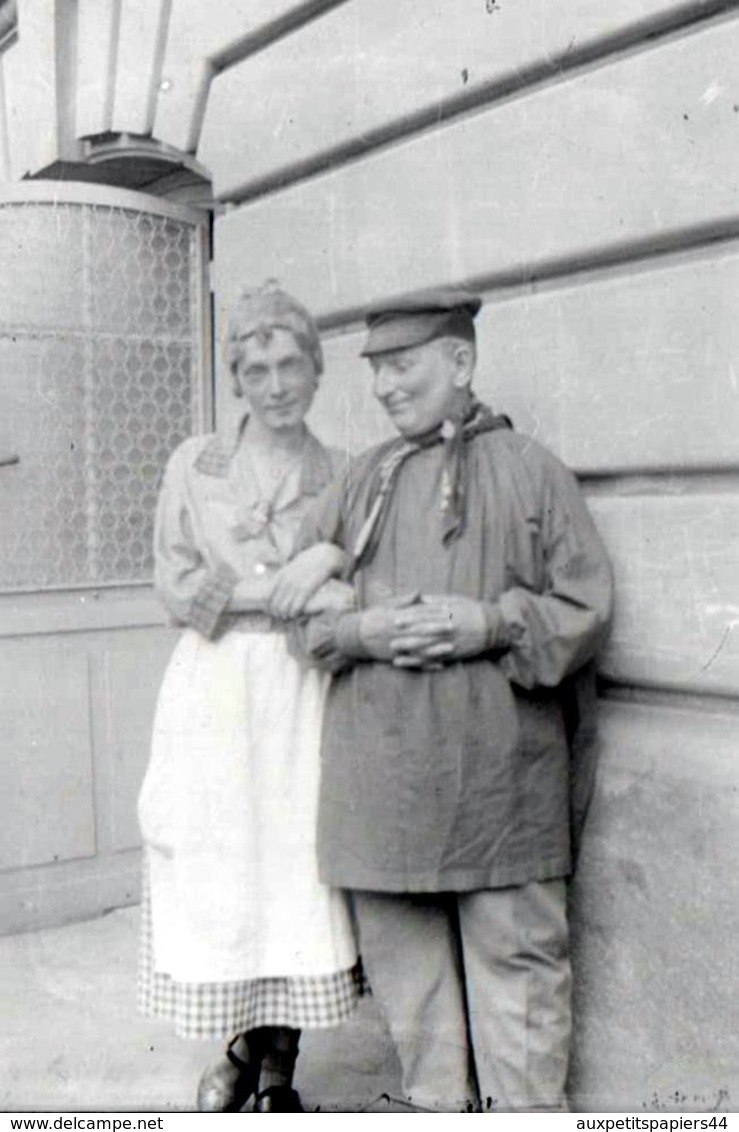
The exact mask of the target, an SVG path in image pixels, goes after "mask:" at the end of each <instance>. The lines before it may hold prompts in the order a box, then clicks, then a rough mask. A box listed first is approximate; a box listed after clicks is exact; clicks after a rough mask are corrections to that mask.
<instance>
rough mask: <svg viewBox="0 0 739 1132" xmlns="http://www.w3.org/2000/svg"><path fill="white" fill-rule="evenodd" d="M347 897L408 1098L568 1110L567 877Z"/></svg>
mask: <svg viewBox="0 0 739 1132" xmlns="http://www.w3.org/2000/svg"><path fill="white" fill-rule="evenodd" d="M354 900H355V908H356V915H357V922H358V925H359V932H360V945H361V950H362V958H363V962H364V964H365V968H366V970H367V974H368V976H369V980H370V983H371V986H372V990H373V993H374V995H375V998H376V1000H377V1002H378V1005H379V1007H380V1009H381V1010H382V1012H383V1014H384V1016H385V1019H386V1021H387V1024H388V1026H389V1029H390V1032H391V1035H392V1037H393V1040H394V1042H395V1045H396V1049H397V1051H398V1055H399V1057H400V1061H401V1065H402V1070H403V1089H404V1092H405V1095H406V1097H407V1098H408V1099H409V1100H410V1101H411V1102H412V1103H414V1104H416V1105H418V1106H419V1107H425V1108H431V1109H434V1110H440V1111H460V1110H462V1109H463V1108H464V1107H465V1105H466V1104H469V1103H470V1101H471V1102H472V1103H473V1105H475V1106H476V1107H481V1108H482V1110H483V1111H491V1112H495V1111H502V1112H511V1111H513V1112H516V1111H555V1112H556V1111H563V1110H566V1101H565V1080H566V1076H567V1063H568V1054H569V1043H570V984H571V977H570V963H569V947H568V934H567V915H566V890H565V883H564V881H562V880H553V881H542V882H533V883H531V884H527V885H522V886H519V887H514V888H501V889H485V890H483V891H476V892H465V893H444V894H431V895H413V894H398V895H396V894H390V893H374V892H372V893H370V892H355V893H354Z"/></svg>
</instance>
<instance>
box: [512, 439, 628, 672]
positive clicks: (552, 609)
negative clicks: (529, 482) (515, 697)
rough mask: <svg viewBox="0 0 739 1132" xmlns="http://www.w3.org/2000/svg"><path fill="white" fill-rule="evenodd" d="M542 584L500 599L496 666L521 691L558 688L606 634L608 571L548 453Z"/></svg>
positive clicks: (573, 484) (581, 508)
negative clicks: (501, 647) (501, 649)
mask: <svg viewBox="0 0 739 1132" xmlns="http://www.w3.org/2000/svg"><path fill="white" fill-rule="evenodd" d="M538 470H539V472H540V474H541V482H540V488H539V493H540V500H541V502H540V509H539V520H540V537H541V551H542V556H543V562H544V572H545V584H544V586H543V588H542V590H541V592H537V593H535V592H533V591H532V590H529V589H525V588H523V587H514V588H512V589H509V590H506V591H505V592H504V593H503V594H502V595H501V597H500V598H499V599H498V602H497V606H498V609H499V611H500V616H501V629H500V638H501V643H505V645H507V646H508V651H507V653H506V654H505V656H504V657H503V658H502V660H501V667H502V669H503V670H504V672H505V673H506V675H507V676H508V677H509V679H510V680H512V681H513V682H514V683H516V684H519V685H520V686H521V687H523V688H535V687H537V686H544V687H550V688H552V687H556V686H557V685H558V684H560V683H561V681H562V680H563V679H564V678H565V677H566V676H568V675H570V674H571V673H573V672H576V671H577V670H578V669H579V668H581V667H582V666H583V665H584V664H586V663H587V662H588V661H589V660H591V659H592V658H593V656H594V655H595V653H596V651H597V649H598V646H599V645H600V643H601V641H602V640H603V637H604V635H605V633H606V631H607V629H608V626H609V623H610V619H611V612H612V603H613V580H612V574H611V566H610V563H609V560H608V556H607V554H606V551H605V548H604V547H603V544H602V542H601V539H600V536H599V535H598V532H597V530H596V528H595V524H594V522H593V519H592V517H591V515H590V512H589V511H588V509H587V506H586V504H585V501H584V499H583V498H582V495H581V493H580V489H579V487H578V484H577V481H576V479H575V477H574V476H573V475H572V473H571V472H570V471H569V470H568V469H567V468H565V467H564V466H563V465H562V464H560V463H559V461H558V460H556V459H555V458H554V457H552V456H550V455H549V454H548V453H547V454H545V457H544V462H543V466H542V467H541V468H540V469H538Z"/></svg>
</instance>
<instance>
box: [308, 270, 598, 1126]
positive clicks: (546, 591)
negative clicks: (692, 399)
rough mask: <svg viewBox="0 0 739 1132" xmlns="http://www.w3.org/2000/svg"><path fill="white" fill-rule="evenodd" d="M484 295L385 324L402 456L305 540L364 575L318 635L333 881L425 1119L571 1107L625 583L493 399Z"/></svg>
mask: <svg viewBox="0 0 739 1132" xmlns="http://www.w3.org/2000/svg"><path fill="white" fill-rule="evenodd" d="M480 305H481V304H480V300H479V299H478V298H476V297H474V296H472V295H470V294H468V293H467V292H460V291H452V292H450V291H434V292H427V293H424V294H421V295H416V296H413V297H412V298H410V299H408V300H407V301H404V302H398V303H395V304H392V305H391V306H390V307H378V308H376V309H373V310H371V311H370V312H369V314H368V316H367V324H368V330H369V333H368V337H367V341H366V344H365V346H364V349H363V351H362V353H363V355H364V356H365V357H366V358H368V360H369V363H370V365H371V367H372V371H373V374H374V393H375V395H376V396H377V397H378V399H379V400H380V401H381V403H382V405H383V406H384V408H385V409H386V411H387V413H388V415H389V417H390V419H391V420H392V422H393V424H394V426H395V428H396V429H397V431H398V433H399V434H400V435H399V437H398V438H397V439H395V440H393V441H390V442H389V443H386V444H384V445H381V446H380V447H378V448H375V449H373V450H372V451H370V452H367V453H365V454H364V455H363V456H361V457H359V459H358V460H357V461H356V463H355V465H354V466H353V468H352V469H351V470H350V472H349V474H348V475H347V477H346V478H345V479H344V480H343V481H342V482H341V483H340V484H338V485H337V486H336V488H335V489H333V490H330V491H329V494H328V495H327V496H326V497H325V498H324V500H323V503H322V506H321V507H320V508H319V509H318V511H317V513H316V514H314V515H313V517H312V519H311V520H310V521H309V522H308V524H307V525H306V526H305V528H304V530H303V533H302V539H301V540H300V541H301V545H302V546H309V545H312V544H315V543H319V542H333V543H335V544H338V545H339V546H341V547H342V548H343V549H344V550H345V552H346V554H347V558H348V563H349V565H348V567H347V570H346V576H347V577H349V578H351V579H352V580H353V582H354V585H355V589H356V598H357V610H356V612H345V613H343V614H335V615H326V616H319V617H316V618H313V619H311V620H307V621H304V622H303V623H302V624H301V625H300V627H299V628H298V629H296V630H295V638H296V640H297V646H298V647H299V649H300V650H302V652H303V654H304V655H308V656H310V657H311V658H312V660H313V661H314V662H315V663H318V664H320V665H323V666H324V667H327V668H329V669H331V670H332V671H333V672H334V673H335V678H334V681H333V683H332V686H331V689H330V693H329V698H328V702H327V706H326V714H325V718H324V731H323V746H322V782H321V800H320V808H319V833H318V846H319V859H320V870H321V878H322V880H323V881H324V882H325V883H327V884H330V885H334V886H337V887H342V888H346V889H350V890H352V891H353V893H354V902H355V908H356V916H357V921H358V925H359V930H360V937H361V950H362V954H363V959H364V963H365V966H366V968H367V972H368V975H369V980H370V983H371V986H372V988H373V992H374V995H375V997H376V999H377V1001H378V1003H379V1005H380V1007H381V1009H382V1011H383V1013H384V1015H385V1018H386V1020H387V1023H388V1025H389V1028H390V1031H391V1034H392V1036H393V1039H394V1041H395V1044H396V1047H397V1050H398V1053H399V1056H400V1061H401V1065H402V1071H403V1087H404V1090H405V1092H406V1095H407V1096H408V1097H409V1098H410V1100H411V1101H412V1102H413V1103H414V1104H416V1105H418V1106H419V1107H428V1108H431V1109H436V1110H445V1109H447V1110H454V1109H458V1108H459V1107H461V1106H464V1105H465V1104H468V1103H469V1100H470V1098H473V1103H474V1104H475V1105H476V1106H478V1107H481V1108H482V1109H483V1111H493V1110H495V1109H499V1110H521V1109H526V1110H535V1109H540V1110H557V1109H560V1108H562V1107H564V1106H565V1099H564V1089H565V1078H566V1073H567V1061H568V1048H569V1031H570V1005H569V999H570V968H569V957H568V937H567V919H566V909H565V878H566V876H567V875H568V872H569V870H570V840H569V827H568V822H569V817H568V810H569V750H568V743H567V737H566V734H565V725H564V720H563V710H562V702H561V701H562V689H561V687H560V686H561V684H562V682H563V681H564V680H566V678H568V677H570V676H571V675H572V674H573V673H575V672H577V671H578V670H579V669H580V668H581V667H582V666H583V665H585V664H586V663H587V662H588V661H589V660H590V659H591V658H592V656H593V654H594V652H595V650H596V648H597V646H598V644H599V642H600V640H601V638H602V635H603V633H604V630H605V628H606V626H607V624H608V621H609V616H610V609H611V575H610V569H609V565H608V562H607V559H606V556H605V553H604V550H603V548H602V545H601V542H600V540H599V538H598V535H597V533H596V531H595V528H594V525H593V522H592V520H591V518H590V516H589V514H588V511H587V510H586V508H585V505H584V503H583V502H582V499H581V497H580V494H579V491H578V488H577V485H576V482H575V480H574V477H573V476H572V475H571V474H570V473H569V472H568V471H567V470H566V469H565V468H564V467H563V466H562V465H561V464H560V463H559V461H558V460H557V459H556V458H555V457H554V456H552V455H551V454H550V453H549V452H547V451H546V450H545V449H543V448H542V447H541V446H540V445H538V444H536V443H535V442H534V441H532V440H530V439H528V438H526V437H522V436H519V435H518V434H517V433H515V432H514V431H513V430H512V428H511V426H510V422H509V421H508V419H507V418H505V417H497V416H494V415H493V413H492V412H491V411H490V410H489V409H488V408H487V407H486V406H484V405H482V404H481V403H480V402H479V401H478V400H477V399H476V398H475V396H474V394H473V391H472V378H473V372H474V369H475V362H476V347H475V331H474V317H475V315H476V314H477V312H478V310H479V308H480Z"/></svg>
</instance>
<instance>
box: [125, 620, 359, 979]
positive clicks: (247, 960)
mask: <svg viewBox="0 0 739 1132" xmlns="http://www.w3.org/2000/svg"><path fill="white" fill-rule="evenodd" d="M326 687H327V677H326V676H325V674H323V673H319V672H317V671H315V670H314V669H309V668H304V667H302V666H300V665H299V664H298V663H297V661H295V660H294V659H293V658H292V657H291V656H290V655H289V653H288V651H287V647H286V644H285V638H284V635H283V634H282V633H279V632H265V633H253V632H249V633H247V632H239V631H236V630H231V631H229V632H227V633H226V634H225V635H224V636H223V637H221V638H220V639H219V640H217V641H208V640H205V639H204V638H203V637H201V636H200V635H199V634H198V633H196V632H195V631H194V630H191V629H188V630H185V632H184V633H183V636H182V637H181V639H180V641H179V643H178V644H177V646H176V648H175V651H174V654H173V656H172V659H171V661H170V664H169V667H168V669H167V672H166V674H165V678H164V682H163V684H162V688H161V691H160V694H159V702H158V706H157V712H156V718H155V723H154V733H153V739H152V756H151V762H150V765H149V769H148V771H147V774H146V777H145V780H144V784H143V787H142V790H141V796H140V799H139V820H140V824H141V830H142V834H143V837H144V841H145V843H146V845H147V848H148V851H149V854H148V855H149V861H150V878H151V899H152V916H153V946H154V964H155V969H156V970H157V971H161V972H163V973H166V974H169V975H170V976H171V977H172V978H173V979H176V980H178V981H183V982H184V981H186V982H228V981H235V980H243V979H254V978H266V977H280V976H301V975H316V974H327V973H330V972H333V971H339V970H345V969H347V968H350V967H352V966H353V965H354V964H355V963H356V960H357V950H356V944H355V940H354V934H353V930H352V922H351V919H350V915H349V911H348V907H347V904H346V898H345V896H344V895H343V893H341V892H338V891H336V890H333V889H329V888H326V887H325V886H324V885H322V884H321V883H320V882H319V880H318V871H317V864H316V855H315V827H316V809H317V801H318V778H319V759H320V742H321V717H322V710H323V701H324V697H325V692H326Z"/></svg>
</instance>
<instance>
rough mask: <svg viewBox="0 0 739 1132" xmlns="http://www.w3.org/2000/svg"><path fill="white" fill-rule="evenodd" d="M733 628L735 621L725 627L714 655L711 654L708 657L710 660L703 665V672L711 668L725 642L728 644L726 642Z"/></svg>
mask: <svg viewBox="0 0 739 1132" xmlns="http://www.w3.org/2000/svg"><path fill="white" fill-rule="evenodd" d="M733 628H734V623H733V622H732V623H731V624H729V625H727V626H726V628H725V629H724V635H723V637H722V638H721V640H720V641H719V643H718V645H717V646H716V648H715V650H714V652H713V653H712V655H711V656H710V657H709V658H708V660H707V661H706V663H705V664H704V665H702V667H701V672H705V671H706V670H707V669H709V668H710V667H711V665H712V664H713V662H714V661H715V659H716V657H717V656H718V654H719V653H720V652H721V650H722V648H723V647H724V645H725V644H726V642H727V641H728V639H729V634H730V633H731V630H732V629H733Z"/></svg>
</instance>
